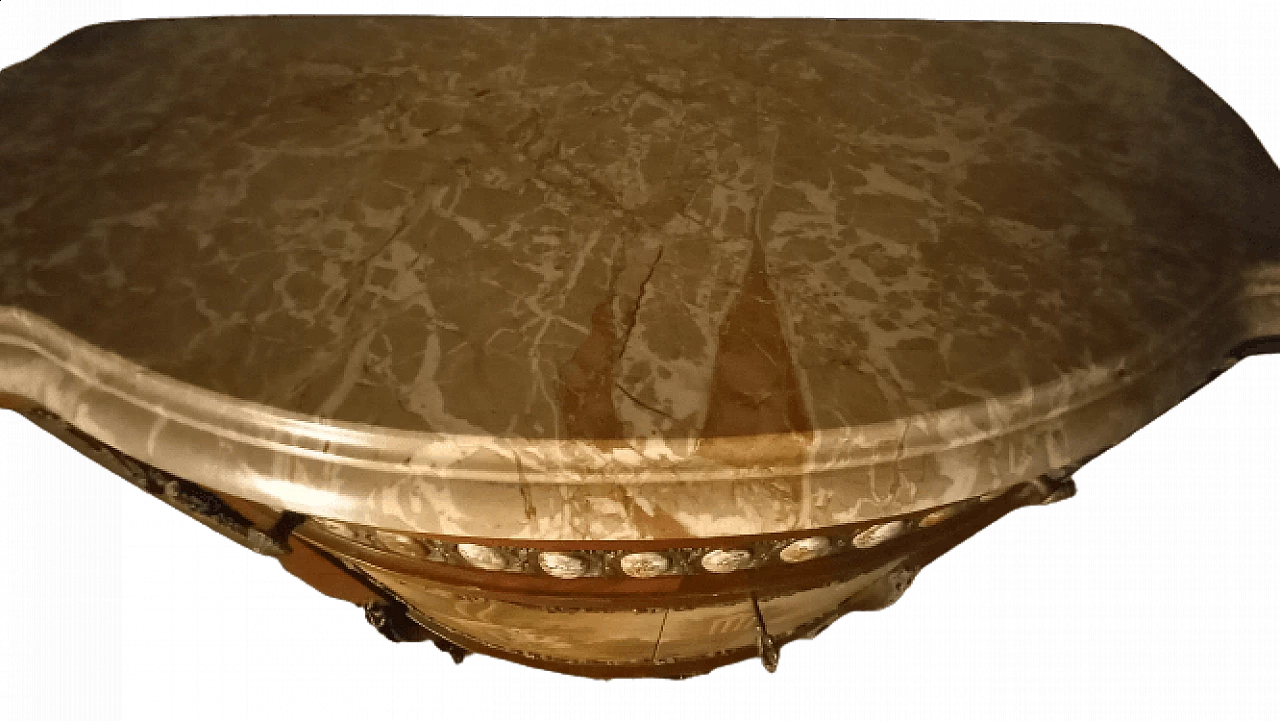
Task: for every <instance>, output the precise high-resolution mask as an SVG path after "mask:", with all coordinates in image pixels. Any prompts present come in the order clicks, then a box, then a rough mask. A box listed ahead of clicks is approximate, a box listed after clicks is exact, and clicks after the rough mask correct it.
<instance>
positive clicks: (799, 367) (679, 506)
mask: <svg viewBox="0 0 1280 721" xmlns="http://www.w3.org/2000/svg"><path fill="white" fill-rule="evenodd" d="M0 167H2V168H3V172H0V306H2V307H0V392H5V393H8V394H10V395H12V396H13V397H15V399H23V400H25V401H28V402H33V403H35V404H38V405H41V406H44V407H47V408H48V409H49V410H51V411H53V412H55V413H57V414H59V415H61V416H63V417H65V418H66V419H67V420H69V421H71V422H72V423H75V424H76V425H77V426H79V427H80V428H81V429H82V430H84V431H86V432H88V433H90V434H92V435H94V436H96V437H98V438H99V439H100V440H102V441H104V442H107V443H110V444H111V445H114V446H116V447H118V448H120V449H121V450H123V451H125V452H127V453H129V454H131V455H134V456H136V457H138V458H140V459H141V460H144V461H146V462H149V463H152V464H153V465H156V466H159V467H161V468H165V469H166V470H169V471H171V472H174V473H177V474H179V475H182V476H184V477H187V478H190V479H191V480H194V481H197V482H199V483H202V484H205V485H207V486H210V487H212V488H216V489H219V490H224V491H227V492H230V493H234V494H236V495H240V496H243V497H246V498H250V499H252V500H257V501H261V502H265V503H269V504H271V505H273V506H276V507H289V508H291V509H294V510H298V511H302V512H307V513H315V514H319V515H324V516H328V517H332V518H340V519H345V520H350V521H354V522H359V523H367V524H371V525H380V526H383V527H389V528H400V529H404V530H414V531H424V532H433V533H444V534H452V535H463V536H478V537H492V538H543V539H620V540H621V539H642V538H682V537H696V536H716V535H733V534H752V533H767V532H777V531H792V530H801V529H807V528H817V527H822V526H824V525H830V524H834V523H847V522H853V521H858V520H865V519H869V518H878V517H881V516H886V515H893V514H898V513H904V512H908V511H912V510H917V509H920V508H925V507H929V506H933V505H937V504H940V503H945V502H949V501H953V500H957V499H959V498H964V497H968V496H972V495H976V494H980V493H984V492H988V491H991V490H994V489H997V488H1001V487H1005V486H1008V485H1012V484H1014V483H1017V482H1020V481H1023V480H1026V479H1027V478H1030V477H1034V476H1035V475H1037V474H1039V473H1042V472H1044V471H1046V470H1048V469H1050V468H1053V467H1057V466H1061V465H1065V464H1068V463H1071V462H1073V461H1075V460H1077V459H1079V458H1081V457H1084V456H1086V455H1089V454H1091V453H1094V452H1096V451H1098V450H1100V449H1102V448H1104V447H1106V446H1108V445H1110V444H1112V443H1115V442H1117V441H1119V440H1121V439H1123V438H1124V437H1125V436H1127V435H1128V434H1129V433H1131V432H1133V431H1134V430H1136V429H1137V428H1138V427H1140V426H1141V425H1143V424H1145V423H1147V422H1149V421H1150V420H1151V419H1153V418H1154V417H1155V416H1156V415H1158V414H1159V413H1161V412H1163V411H1164V410H1166V409H1167V408H1169V407H1170V406H1172V405H1173V404H1174V403H1176V402H1177V401H1178V400H1179V399H1180V398H1181V397H1182V396H1183V395H1184V394H1185V393H1186V392H1187V391H1189V390H1190V389H1191V388H1193V387H1194V386H1195V385H1196V384H1197V383H1199V382H1200V381H1201V380H1203V378H1204V377H1205V375H1206V374H1207V373H1208V372H1209V370H1211V369H1212V368H1213V366H1214V365H1215V363H1216V362H1217V361H1218V360H1219V359H1220V357H1221V356H1222V354H1223V352H1224V351H1225V350H1227V349H1228V348H1230V347H1231V346H1233V345H1235V344H1236V343H1238V342H1240V341H1243V340H1247V339H1249V338H1253V337H1258V336H1263V335H1269V334H1276V333H1280V172H1277V169H1276V166H1275V165H1274V163H1273V162H1272V161H1271V159H1270V158H1269V157H1268V156H1267V154H1266V152H1265V151H1264V149H1263V148H1262V147H1261V145H1260V144H1259V143H1258V141H1257V140H1256V138H1255V137H1254V136H1253V134H1252V133H1251V132H1250V131H1249V129H1248V127H1247V126H1246V125H1245V123H1244V122H1243V121H1242V120H1241V119H1240V118H1239V117H1238V116H1237V115H1236V114H1235V113H1234V112H1232V111H1231V110H1230V108H1228V107H1227V106H1226V105H1225V104H1224V103H1223V102H1222V101H1221V100H1220V99H1219V98H1218V97H1217V96H1216V95H1214V94H1213V93H1212V92H1211V91H1210V90H1209V89H1208V88H1206V87H1205V86H1204V85H1203V84H1201V83H1200V82H1199V81H1198V80H1197V79H1196V78H1195V77H1194V76H1192V75H1191V74H1190V73H1189V72H1187V71H1186V70H1185V69H1183V68H1182V67H1181V66H1179V65H1178V64H1177V63H1176V62H1175V61H1173V60H1172V59H1170V58H1169V57H1168V56H1167V55H1165V54H1164V53H1163V52H1162V51H1160V50H1159V49H1158V48H1157V47H1156V46H1155V45H1153V44H1152V43H1150V42H1149V41H1147V40H1145V39H1144V38H1142V37H1140V36H1138V35H1136V34H1135V33H1132V32H1130V31H1128V30H1125V29H1122V28H1116V27H1108V26H1088V25H1040V24H1012V23H938V22H925V21H821V20H692V19H689V20H594V19H593V20H584V19H555V20H540V19H455V18H405V17H398V18H255V19H205V20H182V21H148V22H130V23H123V24H111V25H102V26H95V27H91V28H88V29H85V30H82V31H80V32H77V33H75V34H73V35H72V36H69V37H68V38H65V39H64V40H62V41H59V42H58V43H57V44H55V45H54V46H52V47H50V48H49V49H47V50H45V51H44V52H42V53H41V54H39V55H38V56H36V57H35V58H33V59H31V60H29V61H27V62H24V63H22V64H20V65H17V66H14V67H12V68H9V69H7V70H4V71H3V72H0Z"/></svg>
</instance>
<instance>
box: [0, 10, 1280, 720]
mask: <svg viewBox="0 0 1280 721" xmlns="http://www.w3.org/2000/svg"><path fill="white" fill-rule="evenodd" d="M58 9H59V10H60V8H58ZM50 12H52V9H51V10H50ZM172 12H173V10H172V9H152V10H131V12H129V14H133V15H147V14H170V13H172ZM538 12H544V13H547V12H549V10H541V9H539V10H538ZM468 13H471V14H475V10H474V9H472V8H468ZM640 13H641V14H646V13H655V10H641V12H640ZM187 14H188V15H198V14H202V12H201V10H200V9H187ZM817 14H822V13H817ZM120 17H122V15H119V14H115V15H108V14H102V15H81V17H74V15H67V14H60V15H58V17H56V18H55V17H52V15H47V17H45V18H42V19H35V18H33V17H32V15H28V17H27V18H26V19H17V18H14V19H10V20H9V22H8V23H6V24H8V31H9V32H10V33H14V35H13V36H10V37H6V38H4V40H5V42H4V46H3V47H0V61H4V63H8V61H12V60H17V59H20V58H24V56H27V55H29V54H31V53H33V51H36V50H38V49H41V47H44V46H46V45H47V44H49V42H52V41H54V40H56V38H58V37H59V36H61V35H64V33H65V32H68V31H72V29H74V28H77V27H81V26H83V24H88V23H92V22H96V20H101V19H116V18H120ZM1073 19H1076V18H1073ZM1085 19H1088V20H1096V22H1108V23H1119V24H1128V26H1130V27H1134V28H1137V29H1138V31H1140V32H1143V33H1144V35H1147V36H1148V37H1151V38H1152V40H1153V41H1156V42H1157V44H1158V45H1161V46H1162V47H1165V49H1166V50H1167V51H1169V53H1171V54H1172V55H1174V56H1175V58H1178V59H1179V60H1180V61H1181V63H1183V64H1184V65H1185V67H1188V68H1189V69H1190V70H1192V72H1194V73H1197V74H1198V76H1199V77H1202V78H1203V79H1204V81H1206V82H1207V83H1208V85H1210V86H1211V87H1212V88H1215V90H1216V91H1217V92H1219V93H1220V95H1222V96H1224V99H1226V100H1228V101H1229V102H1230V104H1231V105H1233V106H1235V108H1236V110H1239V111H1240V113H1242V115H1244V118H1245V119H1247V120H1248V122H1249V123H1251V124H1252V126H1253V127H1254V129H1256V131H1257V132H1258V134H1260V136H1261V138H1262V141H1263V142H1265V143H1266V145H1267V147H1268V149H1271V150H1272V154H1274V150H1275V145H1276V138H1280V124H1277V122H1276V115H1275V109H1274V108H1272V105H1271V97H1270V96H1271V92H1272V79H1271V78H1272V77H1274V70H1275V69H1276V68H1275V65H1276V64H1275V61H1274V60H1272V53H1274V47H1272V44H1274V40H1272V37H1271V31H1270V29H1268V28H1267V27H1266V24H1265V23H1261V22H1258V20H1256V19H1253V18H1248V17H1221V18H1204V17H1197V15H1187V17H1183V18H1172V19H1170V18H1167V17H1166V18H1165V19H1162V20H1161V22H1152V20H1149V19H1147V18H1140V17H1097V18H1085ZM3 111H4V109H3V108H0V113H3ZM0 172H3V169H0ZM1277 382H1280V356H1270V357H1258V359H1252V360H1248V361H1245V362H1244V364H1243V365H1240V366H1239V368H1236V369H1235V370H1234V371H1233V373H1230V374H1229V375H1226V377H1224V378H1221V379H1220V380H1219V382H1217V383H1215V384H1213V385H1211V387H1210V388H1207V389H1206V391H1203V392H1202V393H1199V394H1198V396H1196V397H1193V398H1190V400H1188V401H1187V402H1185V403H1183V405H1181V406H1180V407H1178V409H1175V410H1174V411H1171V412H1170V414H1167V415H1166V416H1165V417H1164V419H1161V420H1160V421H1158V423H1156V424H1153V425H1151V426H1148V428H1147V429H1144V430H1142V432H1139V433H1138V434H1137V435H1134V437H1133V438H1132V439H1130V441H1129V442H1128V443H1125V444H1123V446H1121V447H1119V448H1116V450H1114V451H1111V452H1108V453H1106V455H1103V456H1102V457H1101V458H1098V460H1096V461H1094V462H1093V464H1091V465H1089V466H1088V469H1085V470H1084V471H1083V473H1080V474H1079V475H1078V479H1079V482H1080V488H1082V496H1080V497H1079V498H1076V499H1073V501H1070V502H1068V503H1064V505H1060V506H1053V507H1048V508H1033V510H1025V511H1020V512H1016V514H1014V515H1011V516H1009V517H1006V519H1005V520H1002V521H1001V523H998V524H996V525H995V526H992V528H991V529H988V530H987V531H984V533H983V534H982V535H979V537H978V538H977V539H974V540H973V542H970V543H968V544H965V546H964V547H961V548H959V549H957V551H955V552H952V553H950V555H947V556H946V557H943V558H942V560H941V561H940V562H937V563H936V565H934V566H933V567H931V569H929V570H927V571H925V572H924V574H923V575H922V578H920V579H919V581H918V583H916V584H915V587H914V588H913V589H911V590H910V593H909V594H908V595H906V598H905V599H902V601H901V602H900V603H899V604H896V606H895V607H893V608H891V610H888V611H887V612H884V613H878V615H859V616H852V617H850V619H846V620H845V621H844V622H841V624H838V625H837V626H836V628H833V629H832V630H829V631H828V633H827V634H826V635H824V636H823V638H822V639H820V640H818V642H817V643H812V644H800V645H795V647H791V648H788V649H787V651H786V652H785V656H783V665H782V672H781V674H780V675H777V676H772V677H771V676H767V675H765V674H763V672H762V671H760V667H759V665H758V663H754V662H753V663H744V665H740V666H737V667H732V668H728V670H724V671H719V672H716V674H713V675H710V676H709V677H705V679H700V680H695V681H687V683H664V681H617V683H613V684H599V683H590V681H580V680H573V679H564V677H559V676H554V675H549V674H541V672H532V671H526V670H522V668H518V667H515V666H509V665H506V663H500V662H494V661H489V660H485V658H479V657H477V658H475V660H472V661H471V662H470V663H467V665H465V666H462V667H454V666H451V665H449V662H448V661H447V660H445V658H444V657H443V656H440V654H436V653H434V652H433V651H430V649H425V648H392V647H388V645H387V644H384V643H383V642H381V640H380V639H379V638H378V636H376V635H374V633H372V631H370V630H369V629H367V628H366V626H365V625H364V622H362V620H361V615H360V611H358V610H356V608H352V607H349V606H346V604H343V603H339V602H334V601H329V599H324V598H320V597H317V595H316V594H314V593H311V592H308V590H306V589H305V588H302V587H301V585H300V584H297V583H296V581H293V580H292V579H289V578H288V576H284V575H283V574H282V572H280V571H279V570H278V567H276V566H274V565H273V563H271V562H269V561H265V560H260V558H256V557H252V556H250V555H248V553H246V552H242V551H239V549H238V548H237V547H233V546H229V544H225V543H223V542H220V540H219V539H216V538H214V537H210V535H206V534H205V533H204V531H201V530H198V529H197V528H196V526H195V525H193V524H192V523H189V521H186V520H183V519H180V517H178V516H175V515H174V514H172V512H169V511H168V510H166V508H164V507H163V506H159V505H156V503H154V502H151V501H148V499H145V498H142V497H140V496H137V494H136V493H134V492H133V490H132V489H129V488H128V487H127V485H124V484H123V483H122V482H119V480H116V479H115V478H114V476H110V475H108V474H106V473H104V471H101V470H100V469H97V466H95V465H92V464H91V462H88V461H86V460H83V458H81V457H79V456H77V455H74V453H72V452H69V451H68V450H67V448H65V447H63V446H60V444H59V443H56V442H55V441H52V439H50V438H49V437H46V435H44V434H42V433H41V432H38V430H36V429H35V428H33V426H29V425H27V424H26V423H23V421H22V420H19V419H18V417H15V416H13V415H0V450H3V452H4V455H5V458H8V460H9V465H8V466H6V469H5V470H4V475H3V480H4V483H5V484H6V493H5V496H4V498H5V503H4V508H5V511H6V515H8V519H9V523H10V524H12V525H10V531H9V537H8V574H6V576H5V579H6V583H5V589H4V590H5V592H4V593H3V594H0V597H3V599H4V601H3V603H4V611H5V615H4V619H5V625H4V634H5V651H6V657H8V658H9V670H8V671H6V672H4V674H3V675H0V679H3V681H0V683H3V684H4V686H3V688H4V693H3V694H0V717H5V718H24V717H37V716H38V717H56V716H64V715H70V713H76V715H79V713H91V715H93V716H95V717H101V718H125V717H131V718H261V717H270V718H376V717H396V718H488V720H502V718H504V720H515V718H524V720H531V718H543V720H548V721H550V720H556V718H573V717H593V718H594V717H614V716H621V717H630V716H636V715H643V716H645V717H657V716H660V715H669V716H675V717H680V718H684V717H698V718H724V720H733V718H742V720H750V718H773V720H778V718H808V717H819V716H820V717H838V716H863V715H865V711H867V709H869V708H872V707H873V706H874V707H881V704H883V703H888V704H890V706H888V708H891V709H893V711H892V712H893V713H901V712H910V709H913V708H915V707H916V706H918V704H920V703H924V702H927V701H943V702H947V703H952V704H956V706H955V708H956V709H957V711H959V709H960V708H961V706H968V704H970V703H979V704H982V706H987V704H1002V703H1007V702H1002V701H1001V699H1004V698H1007V697H1009V692H1010V690H1012V689H1023V690H1024V692H1029V693H1030V694H1032V698H1036V699H1038V701H1039V702H1047V703H1050V704H1051V706H1055V704H1073V703H1079V702H1080V701H1082V699H1092V698H1101V697H1098V695H1097V694H1098V693H1100V692H1117V693H1119V695H1120V697H1121V698H1125V699H1128V701H1132V702H1137V703H1139V704H1143V706H1146V704H1147V703H1151V702H1153V701H1156V699H1164V701H1180V699H1185V698H1188V697H1202V698H1216V699H1220V701H1226V699H1230V698H1236V694H1238V693H1239V692H1240V690H1247V689H1248V688H1249V686H1251V681H1248V680H1247V679H1248V676H1251V675H1252V674H1251V672H1249V668H1248V666H1247V663H1248V662H1247V661H1245V658H1247V656H1244V654H1245V653H1247V652H1251V651H1252V652H1261V653H1262V656H1260V657H1258V662H1260V663H1262V665H1266V663H1267V662H1266V661H1265V660H1266V658H1268V657H1270V656H1271V652H1270V643H1268V640H1267V636H1268V635H1270V634H1268V633H1266V629H1267V628H1270V626H1271V622H1270V619H1271V615H1272V613H1271V608H1270V607H1268V606H1270V603H1268V601H1270V598H1268V592H1265V588H1266V587H1265V583H1266V581H1267V580H1268V576H1270V575H1271V562H1270V560H1268V558H1267V556H1268V552H1270V551H1271V548H1272V543H1271V537H1270V533H1268V530H1270V526H1271V520H1272V511H1271V510H1270V508H1268V505H1270V502H1271V498H1272V487H1274V483H1275V480H1276V478H1277V475H1280V474H1277V466H1280V464H1277V462H1276V441H1277V438H1276V425H1277V424H1276V420H1275V419H1276V410H1277V403H1276V401H1277V398H1280V393H1277ZM140 526H141V528H145V529H146V534H147V535H146V537H145V538H137V537H136V535H134V529H136V528H140ZM152 534H159V535H160V537H161V539H163V540H161V544H160V546H151V543H150V535H152ZM233 558H241V560H242V567H241V569H238V570H233V569H232V567H230V561H232V560H233ZM143 583H151V584H154V592H152V593H150V594H143V593H142V584H143ZM134 598H169V599H170V608H168V610H151V608H145V610H128V608H127V601H128V599H134ZM184 598H191V599H193V601H195V604H196V608H193V610H183V608H182V599H184ZM209 598H216V599H218V601H219V604H218V606H219V607H218V608H216V610H207V608H205V601H206V599H209ZM232 598H239V599H241V601H242V607H241V608H239V610H232V608H230V599H232ZM177 686H183V688H186V697H183V698H177V697H175V694H174V689H175V688H177ZM201 686H205V688H209V689H210V695H209V697H207V698H201V697H198V695H197V690H198V688H201ZM232 686H239V688H241V693H242V695H241V697H239V698H233V697H230V688H232ZM828 704H832V706H828ZM695 709H696V711H695ZM1023 709H1024V711H1042V709H1044V707H1043V706H1039V704H1038V706H1037V707H1034V708H1023Z"/></svg>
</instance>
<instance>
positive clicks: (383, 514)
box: [0, 265, 1280, 541]
mask: <svg viewBox="0 0 1280 721" xmlns="http://www.w3.org/2000/svg"><path fill="white" fill-rule="evenodd" d="M1232 288H1233V289H1238V290H1233V291H1231V292H1225V293H1224V294H1223V295H1222V296H1221V297H1219V298H1217V299H1206V304H1205V306H1204V308H1203V309H1202V312H1201V313H1199V314H1198V315H1196V316H1194V317H1192V318H1189V319H1187V320H1186V321H1184V322H1183V323H1182V324H1180V325H1181V327H1179V328H1177V329H1176V330H1175V332H1171V333H1169V334H1168V335H1167V336H1166V337H1165V338H1164V339H1163V340H1164V342H1159V341H1160V340H1161V339H1154V340H1153V342H1152V343H1149V344H1147V346H1146V350H1144V351H1143V352H1141V353H1140V354H1134V355H1131V356H1129V357H1124V358H1116V359H1107V360H1103V361H1100V362H1099V363H1097V364H1096V365H1095V367H1093V368H1091V369H1089V370H1088V372H1085V373H1078V374H1068V375H1066V376H1064V377H1063V378H1062V379H1061V380H1060V381H1058V382H1055V383H1053V384H1046V385H1042V386H1035V387H1029V388H1026V389H1025V390H1023V391H1022V392H1020V393H1018V394H1016V396H1010V397H999V398H990V399H987V400H985V401H982V402H976V403H973V404H970V405H968V406H964V407H959V408H950V409H945V410H942V411H937V412H933V413H925V414H919V415H916V416H911V417H905V418H901V419H898V420H896V421H894V422H892V423H884V424H876V425H873V426H863V427H855V428H846V429H840V430H837V431H823V432H821V433H817V434H815V436H814V439H813V442H812V443H811V444H810V445H809V447H808V448H807V449H806V450H805V451H804V453H803V456H802V457H786V456H781V455H779V454H778V453H777V452H776V450H775V449H777V448H789V447H794V445H793V444H790V443H778V442H774V441H773V440H771V439H770V438H769V437H767V436H752V437H735V438H730V439H727V440H723V439H722V440H719V441H717V442H719V443H725V442H727V443H731V444H734V445H735V446H737V447H738V450H739V451H740V452H738V453H735V454H734V457H735V458H736V459H738V460H737V462H736V464H735V465H732V466H731V465H727V464H721V463H714V462H710V461H708V460H707V459H706V458H703V457H700V456H693V457H689V458H671V457H670V456H664V455H663V454H661V453H653V454H648V453H646V452H645V450H646V449H644V448H643V447H641V448H639V449H637V448H634V447H632V446H631V445H627V443H626V442H624V443H622V444H614V445H616V446H617V447H614V448H611V449H606V446H602V445H597V443H596V442H592V441H586V440H578V439H523V438H504V437H469V436H461V435H456V434H443V433H441V434H431V433H421V432H410V431H402V430H396V429H390V428H379V427H374V426H367V425H362V424H355V423H349V422H338V421H333V420H327V419H324V418H320V417H307V416H303V415H299V414H294V413H289V412H285V411H282V410H279V409H275V408H271V407H268V406H264V405H261V404H256V403H252V402H247V401H243V400H239V399H236V398H231V397H228V396H224V395H222V394H219V393H215V392H212V391H209V390H206V389H203V388H199V387H195V386H192V385H189V384H186V383H183V382H180V381H177V380H175V379H172V378H169V377H167V376H164V375H161V374H158V373H155V372H152V371H149V370H148V369H146V368H143V367H141V366H139V365H137V364H134V363H132V362H130V361H128V360H126V359H124V358H122V357H120V356H118V355H115V354H113V353H110V352H107V351H104V350H102V349H99V348H97V347H94V346H92V345H90V344H88V343H86V342H84V341H82V340H80V339H79V338H77V337H75V336H73V335H71V334H70V333H68V332H66V331H65V330H63V329H61V328H59V327H58V326H56V325H54V324H53V323H51V322H49V321H48V320H46V319H44V318H42V317H39V316H37V315H35V314H33V313H30V312H28V311H25V310H22V309H18V308H12V307H3V308H0V394H2V395H3V396H5V398H4V404H5V405H7V406H9V407H12V408H16V409H19V410H23V409H34V408H39V409H42V410H44V411H47V412H50V413H53V414H56V415H58V416H60V417H61V418H63V419H64V420H65V421H67V422H68V423H70V424H72V425H73V426H75V427H76V428H78V429H79V430H80V431H82V432H84V433H86V434H88V435H90V436H92V437H94V438H96V439H98V440H99V441H101V442H103V443H105V444H108V445H110V446H112V447H114V448H116V449H117V450H120V451H121V452H123V453H126V454H128V455H130V456H132V457H134V458H137V459H139V460H141V461H143V462H145V463H148V464H151V465H154V466H156V467H158V468H161V469H163V470H165V471H168V472H170V473H173V474H175V475H177V476H180V477H183V478H186V479H189V480H191V481H193V482H195V483H199V484H201V485H203V486H206V487H208V488H210V489H213V490H216V491H221V492H224V493H229V494H232V495H235V496H239V497H241V498H245V499H248V500H251V501H255V502H258V503H263V504H266V505H268V506H271V507H273V508H276V509H281V510H284V509H287V510H292V511H296V512H299V513H305V514H310V515H317V516H323V517H327V518H332V519H337V520H343V521H348V522H353V523H360V524H365V525H371V526H377V527H382V528H387V529H394V530H402V531H410V532H419V533H435V534H441V535H449V536H461V537H478V538H511V539H526V540H587V541H601V540H604V541H608V540H616V541H629V540H652V539H679V538H709V537H719V536H732V535H754V534H766V533H785V532H796V531H804V530H808V529H817V528H823V527H826V526H830V525H836V524H844V523H855V522H860V521H867V520H875V519H877V518H881V517H886V516H893V515H898V514H903V513H909V512H912V511H916V510H920V509H923V508H928V507H931V506H935V505H939V504H943V503H949V502H953V501H957V500H962V499H964V498H968V497H971V496H974V495H979V494H983V493H989V492H992V491H996V490H999V489H1002V488H1006V487H1008V486H1011V485H1015V484H1017V483H1020V482H1024V481H1026V480H1029V479H1033V478H1035V477H1037V476H1038V475H1040V474H1042V473H1045V472H1047V471H1051V470H1053V469H1055V468H1059V467H1063V466H1067V465H1070V464H1071V463H1073V462H1075V461H1077V460H1080V459H1083V458H1087V457H1090V456H1092V455H1094V454H1096V453H1097V452H1099V451H1101V450H1104V449H1105V448H1107V447H1110V446H1111V445H1114V444H1115V443H1118V442H1119V441H1121V440H1123V439H1124V438H1125V437H1127V436H1128V435H1129V434H1131V433H1133V432H1134V431H1136V430H1138V429H1139V428H1141V427H1142V426H1144V425H1146V424H1147V423H1149V422H1150V421H1152V420H1153V419H1155V418H1156V417H1157V416H1159V415H1160V414H1161V413H1163V412H1165V411H1166V410H1168V409H1169V408H1171V407H1173V406H1174V405H1176V404H1177V403H1178V402H1179V401H1180V400H1181V399H1182V398H1184V397H1185V396H1186V395H1187V394H1188V393H1189V392H1191V391H1192V390H1194V389H1195V388H1196V387H1197V386H1198V385H1199V384H1200V383H1201V382H1203V381H1204V379H1205V378H1206V377H1207V376H1209V375H1210V374H1211V373H1212V372H1213V371H1214V369H1215V368H1217V367H1219V366H1220V364H1221V361H1222V360H1223V358H1224V356H1225V354H1226V353H1227V352H1228V351H1230V350H1231V349H1232V348H1234V347H1236V346H1238V345H1240V344H1241V343H1244V342H1247V341H1250V340H1252V339H1256V338H1262V337H1268V336H1275V335H1280V266H1270V265H1268V266H1262V267H1259V268H1256V269H1255V270H1254V271H1253V272H1252V273H1251V274H1250V275H1249V276H1248V277H1246V278H1245V279H1243V282H1239V283H1237V284H1236V285H1234V286H1232ZM721 457H723V455H722V454H721ZM742 459H748V461H747V462H743V460H742Z"/></svg>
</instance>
